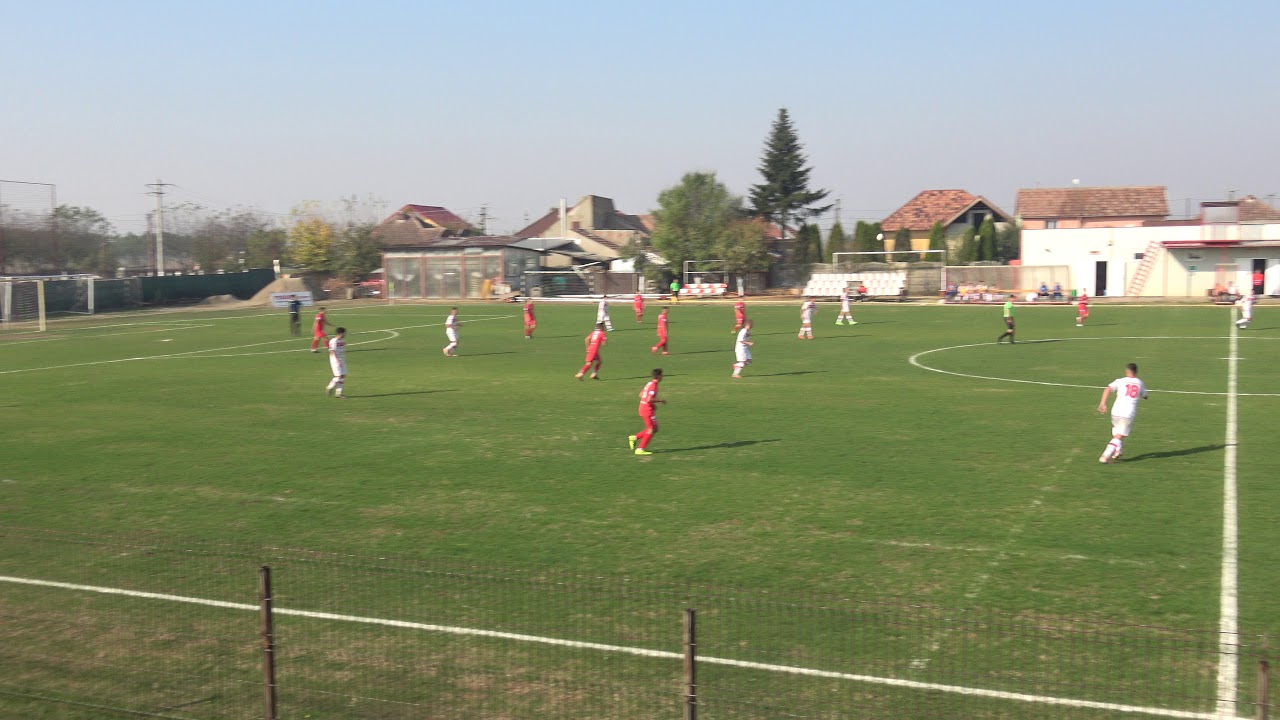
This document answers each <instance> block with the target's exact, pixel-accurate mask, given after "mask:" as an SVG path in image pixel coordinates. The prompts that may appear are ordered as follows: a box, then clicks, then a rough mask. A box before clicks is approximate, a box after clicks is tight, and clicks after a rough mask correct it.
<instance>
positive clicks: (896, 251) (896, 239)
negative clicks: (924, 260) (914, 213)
mask: <svg viewBox="0 0 1280 720" xmlns="http://www.w3.org/2000/svg"><path fill="white" fill-rule="evenodd" d="M910 249H911V231H910V230H908V229H906V228H905V227H900V228H898V231H897V232H895V233H894V234H893V259H894V261H895V262H911V261H912V260H915V259H916V256H915V254H914V253H911V252H903V251H904V250H910Z"/></svg>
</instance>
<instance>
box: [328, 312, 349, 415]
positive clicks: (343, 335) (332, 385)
mask: <svg viewBox="0 0 1280 720" xmlns="http://www.w3.org/2000/svg"><path fill="white" fill-rule="evenodd" d="M335 332H336V334H335V335H334V336H333V339H332V340H330V341H329V369H331V370H333V379H332V380H330V381H329V385H328V387H326V388H325V389H324V394H325V397H328V396H329V395H330V394H331V393H332V394H333V396H334V397H336V398H338V399H339V400H346V396H344V395H343V394H342V387H343V386H344V385H346V382H347V329H346V328H344V327H340V328H338V329H337V330H336V331H335Z"/></svg>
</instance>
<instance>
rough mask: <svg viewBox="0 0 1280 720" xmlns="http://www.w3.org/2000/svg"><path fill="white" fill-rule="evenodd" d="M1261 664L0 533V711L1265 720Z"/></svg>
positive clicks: (696, 598) (1101, 642)
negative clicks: (1229, 668)
mask: <svg viewBox="0 0 1280 720" xmlns="http://www.w3.org/2000/svg"><path fill="white" fill-rule="evenodd" d="M1224 654H1225V655H1226V657H1227V658H1228V660H1229V661H1230V662H1234V663H1236V664H1237V667H1238V668H1239V678H1240V682H1239V686H1238V688H1237V689H1236V692H1234V693H1232V692H1228V693H1226V695H1228V697H1219V696H1218V695H1219V692H1218V687H1219V679H1218V669H1219V664H1220V659H1221V658H1222V657H1223V656H1224ZM1266 667H1267V666H1266V663H1265V661H1264V657H1263V650H1262V648H1261V645H1260V642H1259V641H1258V640H1257V639H1256V638H1252V637H1248V636H1243V635H1242V636H1240V637H1239V638H1229V642H1227V643H1225V644H1220V643H1219V636H1218V631H1217V628H1200V629H1195V628H1190V629H1189V628H1168V627H1154V626H1144V625H1130V624H1115V623H1109V622H1106V621H1103V620H1099V619H1097V618H1092V619H1082V618H1074V619H1073V618H1062V617H1050V616H1043V615H1039V614H1036V613H1032V612H1026V613H1018V614H1010V613H1003V612H993V611H982V610H974V609H958V608H941V607H934V606H929V605H920V604H912V603H908V602H903V601H901V600H893V601H884V600H868V599H859V598H842V597H821V596H803V595H791V594H787V593H785V592H784V593H776V592H764V591H739V590H731V589H725V588H716V587H711V586H706V585H694V584H688V583H677V582H661V581H650V580H644V581H641V580H634V579H625V578H605V577H594V576H583V575H569V574H563V573H555V572H544V571H538V570H532V569H503V568H497V567H481V566H476V565H470V564H462V563H451V562H441V561H433V560H420V559H409V558H390V557H360V556H347V555H336V554H329V553H319V552H310V551H306V550H296V549H282V548H256V547H238V546H230V545H204V546H185V547H176V546H171V545H169V544H166V543H163V542H160V541H157V540H154V539H152V540H137V539H125V538H118V537H97V536H90V535H79V534H66V533H51V532H45V531H34V530H24V529H15V528H2V527H0V714H4V713H5V712H7V713H8V714H7V715H6V716H15V717H16V716H18V715H14V714H13V713H15V712H19V713H20V716H22V717H67V716H69V713H72V712H73V711H77V710H78V711H83V712H85V713H88V715H87V716H90V717H113V716H116V715H117V713H119V716H146V717H165V718H277V717H278V718H309V719H313V720H320V719H322V718H333V719H335V720H337V719H341V720H350V719H363V718H369V719H374V718H378V719H383V718H393V719H396V718H406V719H407V718H543V717H558V718H559V717H568V718H645V719H650V718H681V717H684V718H696V717H702V718H725V719H735V720H737V719H746V718H779V717H786V718H833V719H834V718H889V717H895V718H908V717H948V718H1048V717H1052V718H1121V717H1124V718H1135V717H1182V718H1206V719H1209V718H1224V717H1266V714H1267V712H1268V707H1269V706H1268V705H1267V701H1266V697H1267V695H1266V693H1267V690H1266V684H1267V683H1266V674H1265V669H1266ZM4 708H8V710H7V711H6V710H4ZM76 717H80V716H79V715H76Z"/></svg>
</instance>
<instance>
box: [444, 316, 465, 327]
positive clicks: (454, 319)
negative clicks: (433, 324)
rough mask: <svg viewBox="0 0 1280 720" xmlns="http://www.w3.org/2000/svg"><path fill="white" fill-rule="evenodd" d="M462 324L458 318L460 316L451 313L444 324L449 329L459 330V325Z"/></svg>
mask: <svg viewBox="0 0 1280 720" xmlns="http://www.w3.org/2000/svg"><path fill="white" fill-rule="evenodd" d="M461 324H462V323H461V321H459V320H458V316H457V315H454V314H450V315H449V317H447V318H445V320H444V326H445V328H446V329H449V330H457V329H458V326H459V325H461Z"/></svg>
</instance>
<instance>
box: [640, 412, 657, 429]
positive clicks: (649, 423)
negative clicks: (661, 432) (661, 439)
mask: <svg viewBox="0 0 1280 720" xmlns="http://www.w3.org/2000/svg"><path fill="white" fill-rule="evenodd" d="M640 418H641V419H642V420H644V429H645V430H657V429H658V414H657V413H656V412H654V410H653V408H646V407H641V408H640Z"/></svg>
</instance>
